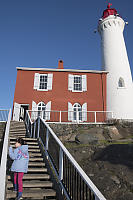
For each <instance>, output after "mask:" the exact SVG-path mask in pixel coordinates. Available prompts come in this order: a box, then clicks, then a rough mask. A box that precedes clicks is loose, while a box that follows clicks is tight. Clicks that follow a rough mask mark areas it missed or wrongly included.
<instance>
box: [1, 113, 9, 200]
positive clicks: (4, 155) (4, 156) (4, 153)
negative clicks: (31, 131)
mask: <svg viewBox="0 0 133 200" xmlns="http://www.w3.org/2000/svg"><path fill="white" fill-rule="evenodd" d="M8 113H9V114H8V118H7V124H6V130H5V136H4V142H3V149H2V157H1V165H0V199H1V200H4V199H5V184H6V164H7V153H8V137H9V129H10V121H11V109H10V110H8Z"/></svg>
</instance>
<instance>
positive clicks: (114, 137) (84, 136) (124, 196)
mask: <svg viewBox="0 0 133 200" xmlns="http://www.w3.org/2000/svg"><path fill="white" fill-rule="evenodd" d="M52 128H53V129H54V131H55V132H56V133H57V135H58V136H59V137H60V139H61V140H62V141H63V142H64V144H65V145H66V147H67V149H68V150H69V151H70V153H71V154H72V155H73V157H74V158H75V159H76V160H77V162H78V163H79V164H80V166H81V167H82V168H83V170H84V171H85V172H86V174H87V175H88V176H89V177H90V179H91V180H92V181H93V182H94V184H95V185H96V186H97V187H98V189H99V190H100V191H101V192H102V194H103V195H104V196H105V198H106V199H107V200H132V199H133V123H116V124H115V125H111V126H100V127H99V126H97V127H96V126H91V127H90V126H87V125H86V126H80V125H79V126H76V127H74V126H73V128H70V127H69V126H67V127H65V126H64V127H60V128H59V127H52Z"/></svg>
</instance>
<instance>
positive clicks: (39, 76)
mask: <svg viewBox="0 0 133 200" xmlns="http://www.w3.org/2000/svg"><path fill="white" fill-rule="evenodd" d="M40 76H47V88H48V74H39V87H40ZM38 91H48V89H40V88H38Z"/></svg>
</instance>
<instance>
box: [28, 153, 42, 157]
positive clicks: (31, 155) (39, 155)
mask: <svg viewBox="0 0 133 200" xmlns="http://www.w3.org/2000/svg"><path fill="white" fill-rule="evenodd" d="M29 155H30V157H34V156H36V157H41V156H42V154H41V153H34V152H29Z"/></svg>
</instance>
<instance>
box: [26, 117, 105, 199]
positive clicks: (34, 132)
mask: <svg viewBox="0 0 133 200" xmlns="http://www.w3.org/2000/svg"><path fill="white" fill-rule="evenodd" d="M26 116H27V117H26V125H27V130H30V136H31V137H36V138H39V139H40V142H41V143H42V146H43V147H44V150H45V155H46V157H47V159H48V160H49V162H50V163H51V166H52V168H53V170H54V172H55V174H56V176H57V179H58V182H59V183H60V185H61V188H62V190H63V192H64V195H65V196H66V198H67V199H68V200H70V199H72V196H71V191H69V188H70V187H71V185H69V186H68V188H67V185H68V184H67V183H65V181H66V180H65V176H64V173H67V175H68V176H69V175H70V174H71V173H72V172H71V170H72V168H74V170H75V173H76V177H77V178H76V179H78V178H80V184H81V181H82V182H83V184H84V185H86V195H88V194H87V193H88V192H87V191H88V190H89V195H90V197H89V198H87V197H86V199H90V200H91V199H93V200H94V199H95V200H106V199H105V197H104V196H103V195H102V194H101V192H100V191H99V190H98V189H97V187H96V186H95V185H94V184H93V182H92V181H91V180H90V178H89V177H88V176H87V175H86V173H85V172H84V171H83V169H82V168H81V167H80V166H79V164H78V163H77V162H76V160H75V159H74V158H73V156H72V155H71V154H70V153H69V151H68V150H67V149H66V147H65V146H64V145H63V144H62V142H61V141H60V140H59V138H58V137H57V136H56V134H55V133H54V132H53V130H52V129H51V128H50V127H49V125H48V124H47V123H46V121H45V120H44V119H41V118H40V117H39V118H37V119H36V120H35V121H34V123H31V121H30V119H29V117H30V115H28V114H27V115H26ZM41 124H43V128H42V125H41ZM51 136H52V138H53V139H54V143H56V145H57V146H58V147H59V150H58V155H57V157H58V156H59V161H58V167H57V166H56V165H55V161H54V160H53V157H52V155H51V152H50V151H51V149H50V148H49V143H50V138H51ZM52 141H53V140H52ZM52 145H54V144H53V143H52ZM54 151H55V150H54ZM65 162H66V165H67V163H68V162H69V163H70V164H68V169H67V166H66V165H65ZM69 165H71V167H70V168H69ZM68 170H69V172H68ZM65 171H67V172H65ZM67 175H66V176H67ZM63 176H64V177H63ZM70 179H73V178H71V177H70ZM68 182H69V181H68ZM72 182H73V180H72ZM69 184H70V183H69ZM69 192H70V193H69ZM80 193H82V190H81V188H80ZM82 195H83V194H82ZM83 199H84V198H83ZM80 200H82V198H80Z"/></svg>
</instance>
